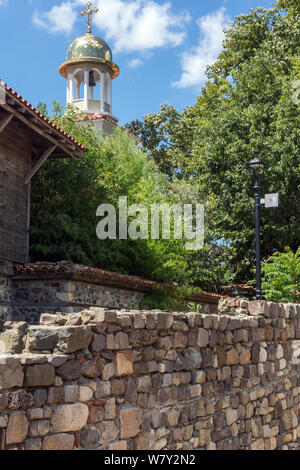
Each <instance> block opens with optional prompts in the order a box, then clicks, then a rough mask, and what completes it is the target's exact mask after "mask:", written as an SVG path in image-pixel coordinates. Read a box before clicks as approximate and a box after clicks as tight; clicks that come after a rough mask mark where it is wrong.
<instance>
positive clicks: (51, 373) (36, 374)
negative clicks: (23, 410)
mask: <svg viewBox="0 0 300 470" xmlns="http://www.w3.org/2000/svg"><path fill="white" fill-rule="evenodd" d="M54 379H55V369H54V367H53V366H51V365H50V364H36V365H35V366H29V367H26V372H25V380H24V385H25V386H26V387H47V386H49V385H52V384H53V383H54Z"/></svg>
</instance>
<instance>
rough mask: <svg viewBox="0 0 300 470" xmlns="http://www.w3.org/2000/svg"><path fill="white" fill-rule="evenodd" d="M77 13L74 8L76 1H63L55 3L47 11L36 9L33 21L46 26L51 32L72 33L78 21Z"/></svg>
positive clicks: (43, 26)
mask: <svg viewBox="0 0 300 470" xmlns="http://www.w3.org/2000/svg"><path fill="white" fill-rule="evenodd" d="M76 16H77V13H76V11H75V10H74V3H72V2H69V1H68V2H63V3H62V4H61V5H54V6H53V7H52V8H51V10H49V11H47V12H40V11H38V10H35V12H34V14H33V17H32V21H33V23H34V24H35V25H36V26H39V27H41V28H45V29H47V30H49V31H50V32H51V33H67V34H69V33H71V32H72V30H73V26H74V23H75V21H76Z"/></svg>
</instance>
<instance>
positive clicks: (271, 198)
mask: <svg viewBox="0 0 300 470" xmlns="http://www.w3.org/2000/svg"><path fill="white" fill-rule="evenodd" d="M265 207H278V193H276V194H266V195H265Z"/></svg>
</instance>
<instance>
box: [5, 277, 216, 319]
mask: <svg viewBox="0 0 300 470" xmlns="http://www.w3.org/2000/svg"><path fill="white" fill-rule="evenodd" d="M0 282H1V280H0ZM11 289H12V293H11V315H10V317H9V319H10V320H14V321H24V320H25V321H28V322H29V323H32V324H34V323H38V322H39V318H40V315H41V314H42V313H43V312H48V313H56V312H64V313H70V312H80V311H81V310H83V309H86V308H90V307H92V306H96V307H104V308H110V309H112V308H115V309H122V308H125V309H139V308H140V306H141V302H142V300H143V298H144V296H145V292H143V291H139V290H133V289H126V288H119V287H114V286H109V285H105V284H103V285H101V284H99V283H92V282H83V281H79V280H74V279H23V280H20V279H14V278H13V280H12V287H11ZM201 308H202V311H204V312H207V313H212V312H214V311H216V310H217V305H216V304H205V303H201Z"/></svg>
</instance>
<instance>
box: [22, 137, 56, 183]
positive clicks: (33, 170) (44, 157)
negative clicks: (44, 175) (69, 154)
mask: <svg viewBox="0 0 300 470" xmlns="http://www.w3.org/2000/svg"><path fill="white" fill-rule="evenodd" d="M56 147H57V145H52V146H51V147H49V148H48V149H47V150H46V151H45V152H44V153H43V155H42V156H41V158H40V159H39V160H38V161H37V162H36V164H35V165H34V167H33V168H31V170H30V172H29V173H28V175H27V176H26V178H25V181H24V183H25V184H28V183H29V182H30V181H31V178H32V177H33V176H34V175H35V174H36V172H37V171H38V170H39V169H40V168H41V166H42V164H43V163H44V162H45V161H46V160H47V158H48V157H50V155H51V153H53V152H54V150H55V149H56Z"/></svg>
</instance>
